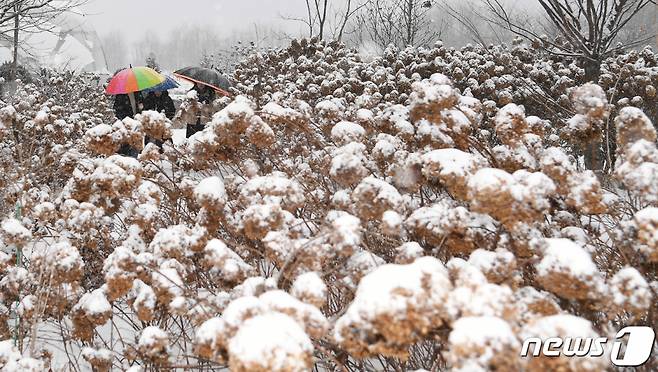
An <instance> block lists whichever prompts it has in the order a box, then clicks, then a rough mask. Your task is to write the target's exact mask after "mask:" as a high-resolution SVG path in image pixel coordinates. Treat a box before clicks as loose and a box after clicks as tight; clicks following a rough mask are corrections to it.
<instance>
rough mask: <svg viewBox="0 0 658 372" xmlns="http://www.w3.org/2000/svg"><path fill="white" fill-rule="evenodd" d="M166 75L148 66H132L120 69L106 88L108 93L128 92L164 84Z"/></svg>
mask: <svg viewBox="0 0 658 372" xmlns="http://www.w3.org/2000/svg"><path fill="white" fill-rule="evenodd" d="M164 81H165V77H164V76H162V75H161V74H160V73H158V72H157V71H155V70H153V69H152V68H148V67H131V68H127V69H124V70H121V71H119V72H118V73H117V74H116V75H114V77H113V78H112V80H110V84H109V85H108V86H107V89H105V93H107V94H115V95H116V94H128V93H134V92H139V91H140V90H144V89H148V88H153V87H155V86H158V85H160V84H162V83H163V82H164Z"/></svg>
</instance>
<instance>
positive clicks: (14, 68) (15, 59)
mask: <svg viewBox="0 0 658 372" xmlns="http://www.w3.org/2000/svg"><path fill="white" fill-rule="evenodd" d="M18 7H19V5H18V4H16V5H14V55H13V60H12V63H11V79H12V80H16V78H17V77H18V26H19V25H20V23H19V18H18V15H19V9H18Z"/></svg>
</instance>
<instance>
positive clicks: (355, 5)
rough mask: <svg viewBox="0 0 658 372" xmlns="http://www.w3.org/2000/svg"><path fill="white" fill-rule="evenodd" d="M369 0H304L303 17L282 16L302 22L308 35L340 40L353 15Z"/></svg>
mask: <svg viewBox="0 0 658 372" xmlns="http://www.w3.org/2000/svg"><path fill="white" fill-rule="evenodd" d="M369 1H371V0H304V9H305V13H306V14H305V16H304V17H284V19H287V20H293V21H298V22H301V23H303V24H304V25H305V26H306V27H307V28H308V36H309V37H318V38H319V39H321V40H324V39H333V40H338V41H340V40H342V39H343V36H345V34H346V33H347V32H348V25H349V24H350V20H352V19H353V18H354V17H355V15H356V14H357V13H358V12H359V11H360V10H361V9H363V8H364V7H365V6H366V4H367V3H368V2H369Z"/></svg>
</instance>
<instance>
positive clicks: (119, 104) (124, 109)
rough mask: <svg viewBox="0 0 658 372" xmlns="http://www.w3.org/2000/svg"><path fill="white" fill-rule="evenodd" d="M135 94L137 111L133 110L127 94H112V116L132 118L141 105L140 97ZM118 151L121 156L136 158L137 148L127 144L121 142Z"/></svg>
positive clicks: (120, 118)
mask: <svg viewBox="0 0 658 372" xmlns="http://www.w3.org/2000/svg"><path fill="white" fill-rule="evenodd" d="M134 96H135V109H136V111H137V112H133V107H132V105H131V104H130V97H129V96H128V95H127V94H117V95H116V96H114V106H113V108H114V116H116V118H117V119H119V120H123V119H125V118H132V117H134V116H135V115H137V114H138V113H139V107H140V105H141V103H142V102H141V99H140V95H139V94H134ZM118 153H119V154H120V155H123V156H131V157H133V158H136V157H137V155H138V154H139V151H137V149H135V148H133V147H132V146H130V145H128V144H125V143H124V144H123V145H121V147H120V148H119V151H118Z"/></svg>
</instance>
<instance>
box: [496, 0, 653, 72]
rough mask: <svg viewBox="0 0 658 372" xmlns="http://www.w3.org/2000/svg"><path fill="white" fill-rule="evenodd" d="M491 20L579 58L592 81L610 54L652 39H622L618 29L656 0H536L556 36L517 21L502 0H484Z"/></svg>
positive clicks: (552, 49) (551, 50) (647, 36)
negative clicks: (552, 36) (541, 32)
mask: <svg viewBox="0 0 658 372" xmlns="http://www.w3.org/2000/svg"><path fill="white" fill-rule="evenodd" d="M483 1H484V4H485V5H486V7H487V8H488V9H489V10H490V11H491V13H492V14H493V18H492V20H493V21H494V22H495V23H497V24H498V25H501V26H503V27H506V28H507V29H509V30H510V31H511V32H513V33H515V34H516V35H519V36H522V37H524V38H527V39H529V40H532V41H540V42H541V44H542V45H544V47H545V50H546V51H548V52H549V53H553V54H557V55H562V56H568V57H574V58H578V59H580V60H581V62H582V63H583V67H584V68H585V72H586V75H587V78H588V79H589V80H595V79H596V78H597V77H598V76H599V74H600V71H601V63H602V62H603V60H605V59H606V58H607V57H609V56H610V55H612V54H614V53H615V52H618V51H620V50H624V49H627V48H630V47H633V46H636V45H639V44H642V43H646V42H647V41H649V40H650V39H651V38H653V36H654V35H653V33H651V34H644V35H636V37H634V38H633V39H626V40H622V39H620V38H619V36H620V34H621V32H622V31H623V30H624V29H625V28H626V27H627V26H628V25H629V23H630V22H631V21H632V20H633V18H635V17H636V16H637V15H638V14H640V12H641V11H642V10H643V9H644V8H645V7H647V6H648V5H650V4H656V0H536V1H537V3H538V4H539V5H540V6H541V8H542V9H543V10H544V13H545V15H546V18H547V19H548V21H549V23H550V26H552V29H554V30H555V31H556V32H557V34H558V36H559V38H557V39H552V38H549V37H547V36H544V35H540V33H539V31H538V29H533V28H531V27H529V26H528V25H527V24H520V23H519V22H516V21H515V20H514V19H513V18H512V16H510V13H509V10H508V9H507V8H506V6H505V4H504V3H503V2H502V1H501V0H483Z"/></svg>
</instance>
